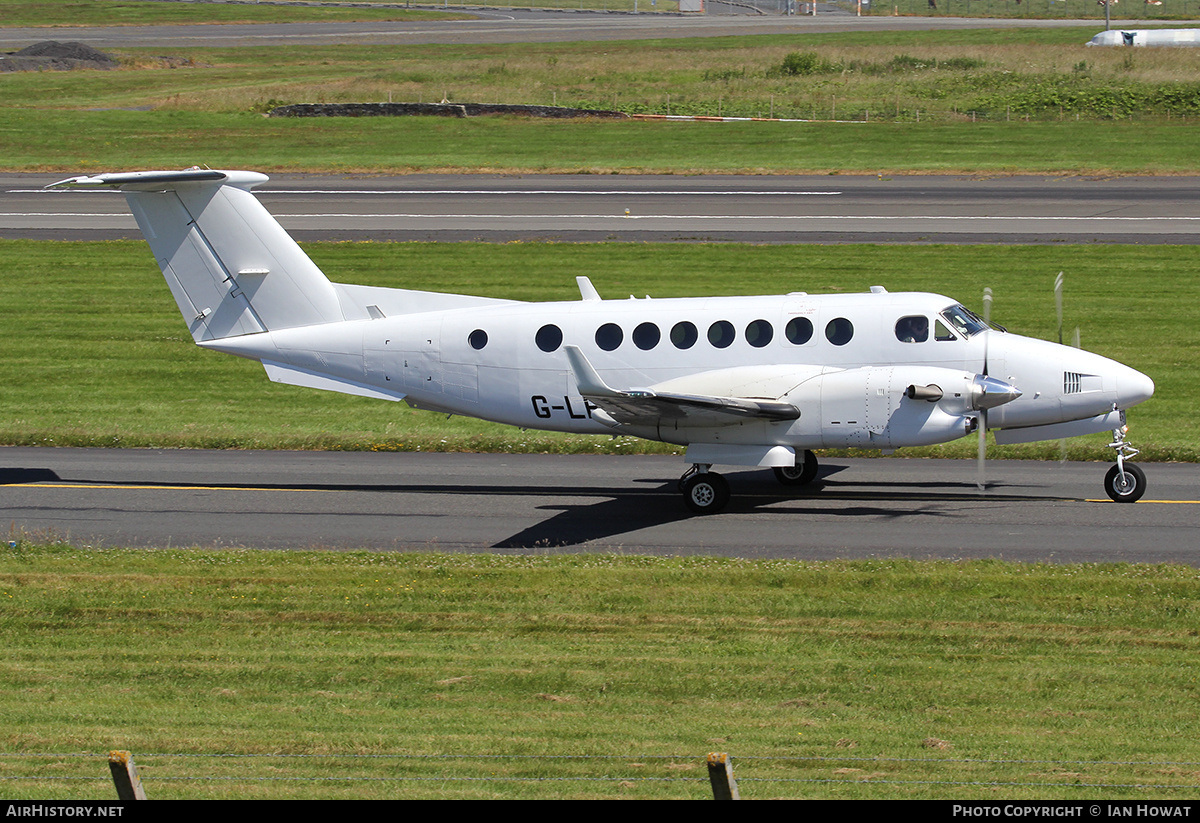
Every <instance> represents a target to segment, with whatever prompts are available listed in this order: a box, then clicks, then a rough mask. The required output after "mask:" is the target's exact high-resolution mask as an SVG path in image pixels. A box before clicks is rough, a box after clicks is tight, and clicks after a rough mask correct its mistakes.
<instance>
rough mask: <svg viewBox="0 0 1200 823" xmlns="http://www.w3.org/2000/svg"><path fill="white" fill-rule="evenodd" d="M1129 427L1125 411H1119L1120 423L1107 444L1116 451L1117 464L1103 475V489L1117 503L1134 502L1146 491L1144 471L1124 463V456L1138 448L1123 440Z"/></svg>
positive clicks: (1131, 453) (1133, 452)
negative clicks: (1111, 440) (1126, 423)
mask: <svg viewBox="0 0 1200 823" xmlns="http://www.w3.org/2000/svg"><path fill="white" fill-rule="evenodd" d="M1128 431H1129V427H1128V426H1126V425H1125V412H1121V425H1120V426H1118V427H1117V428H1115V429H1113V442H1111V443H1109V444H1108V447H1109V448H1110V449H1115V450H1116V452H1117V464H1116V465H1115V466H1113V467H1112V468H1110V469H1109V470H1108V474H1106V475H1104V491H1106V492H1108V496H1109V497H1111V498H1112V499H1113V500H1115V501H1116V502H1118V503H1136V502H1137V501H1138V500H1140V499H1141V498H1142V495H1143V494H1145V492H1146V473H1145V472H1143V471H1142V467H1141V466H1138V465H1135V464H1133V463H1126V462H1125V458H1126V457H1133V456H1134V455H1135V454H1137V453H1138V450H1137V449H1135V448H1134V447H1133V446H1131V445H1129V444H1128V443H1126V442H1125V434H1126V433H1127V432H1128Z"/></svg>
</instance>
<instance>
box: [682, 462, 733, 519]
mask: <svg viewBox="0 0 1200 823" xmlns="http://www.w3.org/2000/svg"><path fill="white" fill-rule="evenodd" d="M708 469H709V464H707V463H697V464H695V465H694V466H692V467H691V468H690V469H688V470H687V471H686V472H685V473H684V475H683V477H681V478H679V490H680V491H681V492H683V502H684V505H686V506H687V507H688V508H689V509H691V510H692V511H693V512H695V513H696V514H716V513H717V512H719V511H721V509H723V508H725V505H726V504H727V503H729V483H728V482H726V480H725V478H724V477H722V476H721V475H719V474H717V473H716V472H710V471H709V470H708Z"/></svg>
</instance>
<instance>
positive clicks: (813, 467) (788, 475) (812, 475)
mask: <svg viewBox="0 0 1200 823" xmlns="http://www.w3.org/2000/svg"><path fill="white" fill-rule="evenodd" d="M817 468H818V466H817V456H816V455H815V454H813V453H812V452H811V451H809V450H808V449H805V450H804V453H803V454H798V455H796V465H794V466H786V467H776V468H775V470H774V471H775V479H776V480H778V481H779V482H780V483H782V484H783V485H785V486H807V485H808V484H809V483H811V482H813V480H815V479H816V477H817Z"/></svg>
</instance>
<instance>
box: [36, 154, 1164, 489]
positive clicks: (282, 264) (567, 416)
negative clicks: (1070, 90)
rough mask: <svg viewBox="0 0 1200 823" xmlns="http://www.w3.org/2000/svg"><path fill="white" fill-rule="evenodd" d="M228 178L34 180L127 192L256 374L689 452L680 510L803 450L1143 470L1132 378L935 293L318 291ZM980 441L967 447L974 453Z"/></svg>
mask: <svg viewBox="0 0 1200 823" xmlns="http://www.w3.org/2000/svg"><path fill="white" fill-rule="evenodd" d="M266 180H267V177H266V176H265V175H262V174H257V173H254V172H245V171H213V170H207V169H198V168H193V169H188V170H185V171H147V172H130V173H120V174H101V175H97V176H84V177H75V178H71V179H68V180H64V181H61V182H59V183H55V184H53V186H52V187H74V188H88V189H91V188H110V189H119V190H121V191H123V192H124V193H125V196H126V199H127V200H128V202H129V206H130V208H131V209H132V211H133V214H134V217H135V218H136V219H137V222H138V226H139V227H140V228H141V230H142V233H143V234H144V235H145V236H146V240H147V241H148V242H149V244H150V248H151V250H152V251H153V252H154V256H155V258H156V259H157V260H158V263H159V266H160V267H161V268H162V271H163V275H164V276H165V277H166V280H167V284H168V285H169V286H170V288H171V293H172V294H173V295H174V296H175V301H176V302H177V303H178V304H179V310H180V311H181V312H182V313H183V317H184V319H185V320H186V321H187V324H188V328H189V329H190V330H191V333H192V336H193V338H194V339H195V341H196V343H197V344H198V345H200V346H203V347H204V348H207V349H213V350H215V351H220V352H226V353H229V354H235V355H238V356H240V357H246V358H250V359H252V360H257V361H259V362H261V363H262V364H263V366H264V367H265V368H266V371H267V375H268V376H269V377H270V378H271V379H272V380H274V381H276V382H280V383H289V384H293V385H297V386H308V387H310V388H317V389H327V390H330V391H338V392H345V393H348V394H355V395H363V396H366V397H376V398H382V399H385V400H400V399H405V400H407V401H408V403H409V405H411V406H413V407H415V408H418V409H430V410H433V411H439V412H446V413H452V414H461V415H469V416H472V417H480V418H484V419H487V420H496V421H499V422H502V423H508V424H511V425H514V426H522V427H527V428H538V429H548V430H552V431H566V432H579V433H589V434H628V435H634V436H637V437H644V438H647V439H650V440H661V441H665V442H668V443H676V444H679V445H684V446H687V455H686V460H687V462H689V463H691V464H692V466H691V468H690V469H689V470H688V471H687V472H686V473H685V474H684V475H683V477H682V478H681V480H680V489H681V491H682V492H683V498H684V502H685V503H686V504H687V506H688V507H689V508H690V509H691V510H692V511H694V512H697V513H710V512H716V511H720V510H721V509H722V508H723V507H724V506H725V504H726V503H727V502H728V499H729V486H728V483H727V482H726V481H725V480H724V479H723V478H722V477H721V475H719V474H717V473H716V472H713V471H710V468H711V466H712V465H714V464H727V465H736V466H763V467H766V466H769V467H771V468H773V469H774V470H775V474H776V477H777V478H778V479H779V481H780V482H781V483H784V484H788V485H800V484H804V483H808V482H810V481H811V480H812V479H813V478H814V477H815V476H816V473H817V461H816V458H815V457H814V456H813V453H812V450H813V449H821V448H847V447H857V448H877V449H882V450H884V451H890V450H893V449H896V448H900V447H903V446H927V445H931V444H934V443H945V442H948V441H951V440H956V439H958V438H960V437H963V436H965V435H968V434H971V433H972V432H979V434H980V436H981V437H982V434H983V432H984V431H985V430H986V429H988V428H990V429H992V430H993V431H994V432H995V437H996V440H997V442H1000V443H1017V442H1028V441H1033V440H1050V439H1059V438H1063V437H1072V436H1075V435H1082V434H1091V433H1094V432H1100V431H1105V430H1110V429H1111V430H1112V431H1113V442H1112V443H1111V444H1110V445H1111V447H1112V448H1114V449H1115V450H1116V464H1115V465H1114V466H1113V467H1112V468H1111V469H1110V470H1109V472H1108V476H1107V478H1106V480H1105V487H1106V491H1107V492H1108V494H1109V496H1110V497H1111V498H1112V499H1113V500H1118V501H1128V502H1132V501H1135V500H1137V499H1138V498H1140V497H1141V496H1142V493H1143V491H1144V490H1145V483H1146V481H1145V475H1144V474H1143V472H1142V471H1141V469H1140V468H1139V467H1138V466H1136V465H1134V464H1132V463H1129V462H1126V457H1130V456H1132V455H1134V454H1136V453H1137V451H1136V449H1133V448H1132V447H1131V446H1130V445H1129V444H1128V443H1127V442H1126V441H1125V437H1124V435H1125V432H1126V430H1127V428H1126V426H1125V410H1126V409H1128V408H1129V407H1130V406H1134V405H1136V404H1138V403H1141V402H1142V401H1144V400H1146V399H1147V398H1149V397H1150V396H1151V395H1152V394H1153V393H1154V383H1153V382H1152V381H1151V380H1150V378H1148V377H1147V376H1146V375H1144V374H1141V373H1140V372H1137V371H1135V370H1133V369H1131V368H1129V367H1127V366H1123V365H1121V364H1120V363H1117V362H1114V361H1112V360H1109V359H1106V358H1104V357H1100V356H1099V355H1095V354H1091V353H1089V352H1085V351H1080V350H1078V349H1074V348H1069V347H1066V346H1062V345H1058V344H1055V343H1050V342H1047V341H1044V340H1034V339H1031V338H1028V337H1020V336H1018V335H1015V334H1009V333H1007V332H1005V331H1004V330H1003V329H1002V328H999V327H992V326H989V325H988V324H986V323H985V322H984V321H983V320H981V319H980V318H979V317H977V316H976V315H975V314H973V313H972V312H970V311H968V310H967V309H966V308H964V307H963V306H962V305H961V304H959V303H958V302H957V301H955V300H952V299H950V298H948V297H942V296H940V295H937V294H923V293H897V294H892V293H889V292H887V291H886V290H885V289H884V288H882V287H879V286H875V287H872V288H871V290H870V293H867V294H852V295H845V294H828V295H810V294H806V293H804V292H792V293H790V294H784V295H777V296H763V297H713V298H681V299H667V300H652V299H650V298H648V297H647V298H645V299H642V300H638V299H634V298H632V297H631V298H630V299H628V300H604V299H601V297H600V295H599V294H598V293H597V292H596V289H595V288H594V287H593V286H592V283H591V282H590V281H589V280H588V278H586V277H577V278H576V281H577V282H578V285H579V290H580V299H579V300H577V301H571V302H561V303H524V302H517V301H511V300H498V299H491V298H484V297H472V296H467V295H457V294H440V293H436V292H425V291H413V290H409V289H392V288H376V287H367V286H352V285H345V284H340V283H332V282H330V281H329V280H328V279H326V277H325V275H324V274H322V272H321V271H320V270H319V269H318V268H317V267H316V265H314V264H313V262H312V261H311V260H310V259H309V258H308V256H307V255H305V254H304V252H303V251H301V250H300V247H299V246H297V245H296V243H295V242H294V241H293V240H292V238H291V237H290V236H288V234H287V233H286V232H285V231H284V229H283V228H282V227H281V226H280V225H279V223H278V222H276V220H275V219H274V218H273V217H272V216H271V215H270V213H269V212H268V211H267V210H266V209H265V208H264V207H263V206H262V204H261V203H259V202H258V200H257V199H256V198H255V197H254V196H253V195H252V194H251V193H250V190H251V189H252V188H254V187H255V186H257V185H259V184H261V183H263V182H265V181H266ZM981 442H982V440H981Z"/></svg>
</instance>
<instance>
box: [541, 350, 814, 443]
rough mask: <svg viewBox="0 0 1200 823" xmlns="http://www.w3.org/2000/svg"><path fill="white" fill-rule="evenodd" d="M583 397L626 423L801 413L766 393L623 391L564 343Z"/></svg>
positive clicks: (727, 420) (721, 421) (728, 420)
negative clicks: (747, 394)
mask: <svg viewBox="0 0 1200 823" xmlns="http://www.w3.org/2000/svg"><path fill="white" fill-rule="evenodd" d="M563 348H564V349H565V351H566V353H567V360H568V361H569V362H570V364H571V370H572V371H573V372H574V374H575V383H576V385H577V386H578V387H579V393H580V394H581V395H583V397H584V398H585V399H587V400H589V401H591V402H592V403H594V404H595V405H596V406H598V407H599V408H600V409H601V410H602V411H604V412H605V413H606V414H607V415H608V416H609V417H611V418H612V419H613V421H614V422H616V423H619V424H621V425H629V426H646V425H657V424H658V423H661V422H663V421H674V422H678V421H687V423H688V425H695V426H727V425H733V424H734V423H739V422H742V421H745V420H770V421H786V420H796V419H797V418H799V417H800V410H799V409H798V408H796V407H795V406H793V405H792V404H791V403H785V402H782V401H780V400H775V399H772V398H766V397H761V398H760V397H717V396H710V395H699V394H683V393H678V392H659V391H654V390H651V389H631V390H628V391H623V390H619V389H614V388H612V387H611V386H609V385H608V384H607V383H605V382H604V380H603V379H602V378H601V377H600V375H599V374H598V373H597V372H596V370H595V369H594V368H593V367H592V364H591V363H590V362H588V359H587V357H586V356H585V355H584V353H583V352H582V351H580V349H579V348H578V347H577V346H564V347H563Z"/></svg>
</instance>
